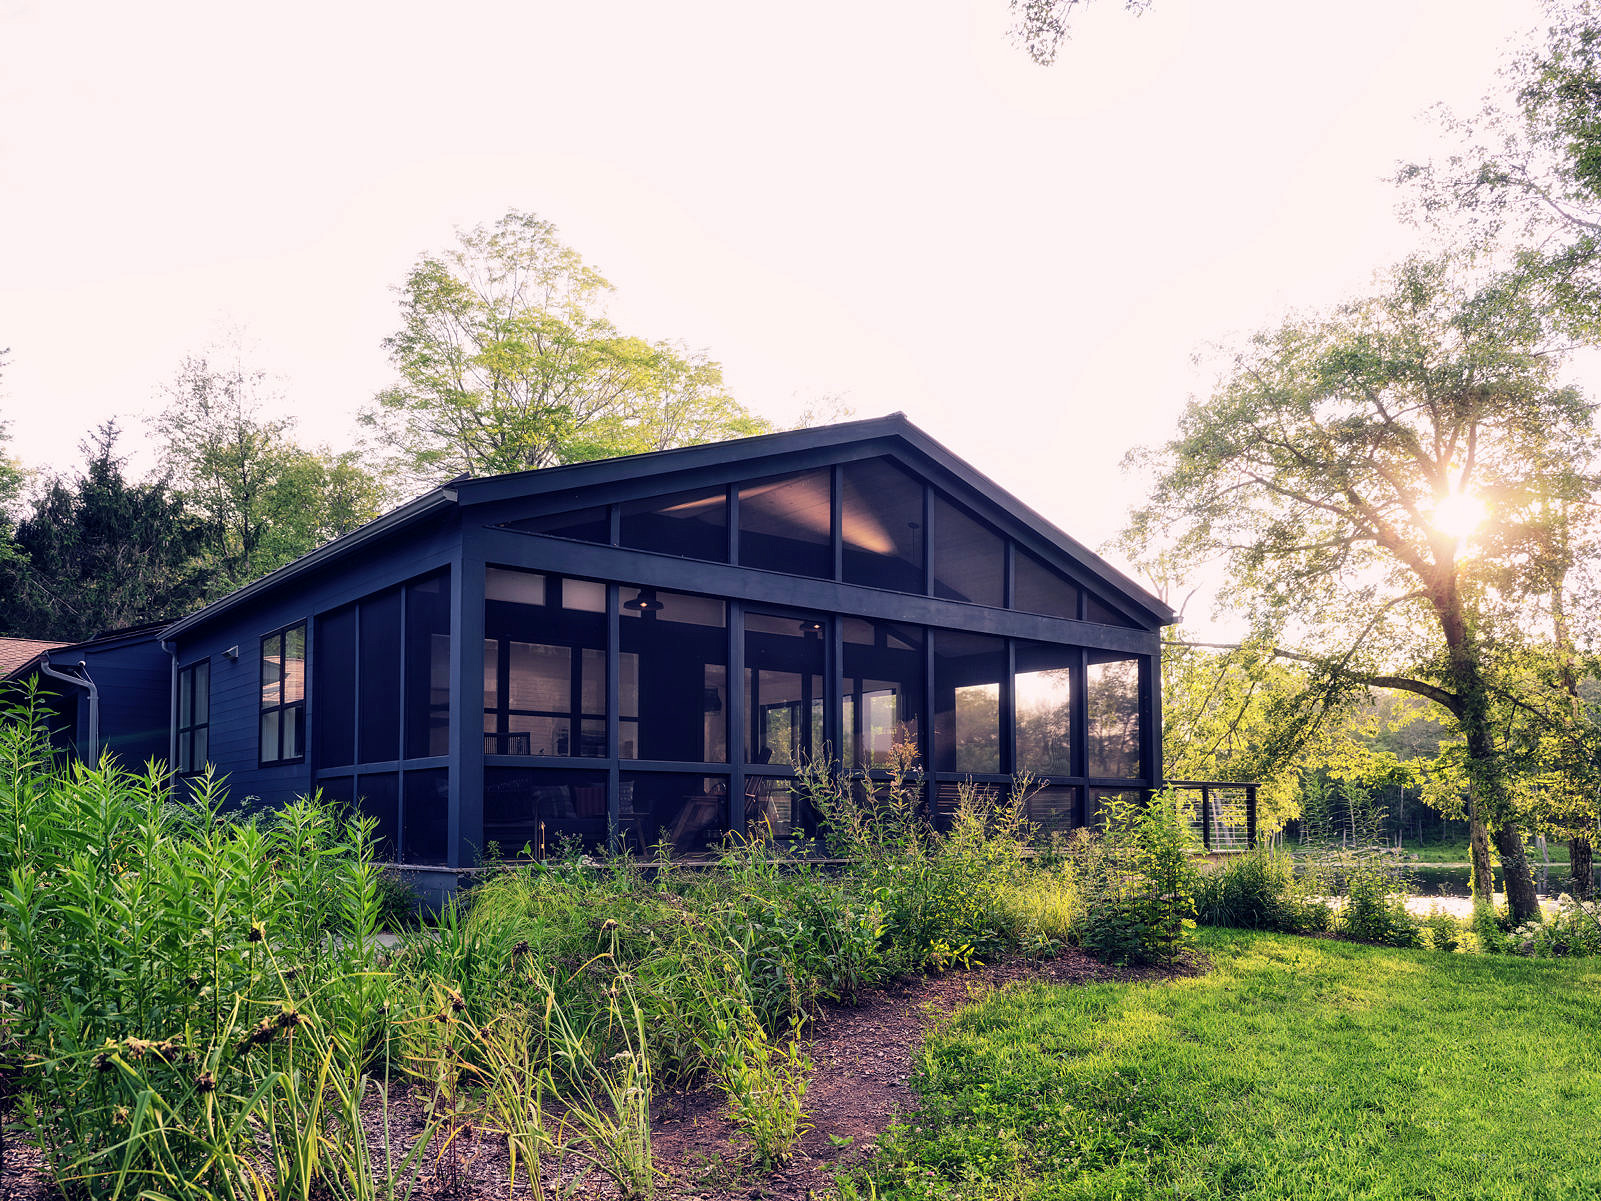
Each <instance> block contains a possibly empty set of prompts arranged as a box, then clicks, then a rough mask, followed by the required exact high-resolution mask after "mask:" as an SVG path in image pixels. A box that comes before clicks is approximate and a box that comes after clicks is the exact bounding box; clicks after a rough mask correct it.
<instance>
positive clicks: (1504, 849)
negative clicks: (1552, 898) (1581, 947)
mask: <svg viewBox="0 0 1601 1201" xmlns="http://www.w3.org/2000/svg"><path fill="white" fill-rule="evenodd" d="M1495 849H1496V850H1497V851H1499V852H1501V874H1502V875H1503V876H1504V877H1506V904H1507V909H1508V911H1509V912H1510V913H1511V915H1512V924H1513V925H1515V926H1521V925H1522V924H1523V923H1524V922H1527V921H1533V920H1534V919H1535V918H1538V917H1539V916H1540V898H1539V897H1538V896H1537V895H1536V893H1535V891H1534V871H1533V869H1531V868H1530V867H1529V856H1528V852H1527V851H1525V850H1524V849H1523V832H1522V831H1521V830H1519V829H1518V827H1517V824H1516V823H1515V822H1510V821H1506V822H1501V823H1499V824H1498V825H1497V826H1496V827H1495Z"/></svg>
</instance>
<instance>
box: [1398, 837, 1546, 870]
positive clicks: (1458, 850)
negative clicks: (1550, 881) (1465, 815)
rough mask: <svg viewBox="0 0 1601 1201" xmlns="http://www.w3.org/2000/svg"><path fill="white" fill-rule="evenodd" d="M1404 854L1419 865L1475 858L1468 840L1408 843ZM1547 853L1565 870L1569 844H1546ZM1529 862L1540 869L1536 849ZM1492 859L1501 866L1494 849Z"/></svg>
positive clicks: (1459, 861) (1531, 853)
mask: <svg viewBox="0 0 1601 1201" xmlns="http://www.w3.org/2000/svg"><path fill="white" fill-rule="evenodd" d="M1402 851H1403V854H1404V855H1405V857H1406V858H1407V859H1409V860H1413V861H1415V862H1418V863H1467V862H1469V861H1470V860H1471V859H1472V858H1473V847H1472V845H1471V844H1470V843H1469V842H1468V840H1467V839H1465V838H1464V839H1462V840H1461V841H1460V842H1425V843H1416V842H1409V843H1406V844H1405V846H1404V847H1403V848H1402ZM1546 853H1547V854H1548V855H1550V856H1551V864H1552V866H1553V867H1555V866H1557V865H1558V864H1560V865H1561V866H1562V867H1563V868H1564V869H1566V868H1567V866H1568V844H1567V843H1565V842H1560V841H1554V842H1549V843H1547V844H1546ZM1528 855H1529V862H1530V863H1532V864H1534V866H1535V870H1539V867H1540V852H1539V851H1538V850H1537V849H1536V848H1535V847H1532V846H1531V847H1529V848H1528ZM1490 856H1491V858H1492V859H1493V860H1494V861H1495V863H1496V865H1497V866H1499V865H1500V863H1501V857H1500V856H1499V855H1497V854H1496V853H1495V851H1494V850H1493V849H1492V850H1491V852H1490Z"/></svg>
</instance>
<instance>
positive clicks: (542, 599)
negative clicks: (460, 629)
mask: <svg viewBox="0 0 1601 1201" xmlns="http://www.w3.org/2000/svg"><path fill="white" fill-rule="evenodd" d="M484 595H485V601H484V635H485V636H484V751H485V752H486V753H487V754H492V755H552V756H559V757H569V756H576V757H580V758H602V757H604V756H605V754H606V613H605V596H606V591H605V586H604V585H601V584H596V583H594V582H592V581H589V580H573V579H567V578H565V577H561V576H544V575H539V574H537V573H534V572H520V571H508V570H504V569H501V568H494V567H492V568H490V569H488V571H486V572H485V576H484Z"/></svg>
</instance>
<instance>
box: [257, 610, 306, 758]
mask: <svg viewBox="0 0 1601 1201" xmlns="http://www.w3.org/2000/svg"><path fill="white" fill-rule="evenodd" d="M305 757H306V623H305V622H303V621H302V622H298V623H296V624H295V625H292V626H289V627H287V628H285V629H282V630H279V631H278V632H277V633H276V634H268V635H267V636H266V637H265V638H263V639H262V640H261V756H260V758H261V765H262V766H263V767H265V766H266V765H268V764H269V763H299V762H300V761H301V760H302V759H304V758H305Z"/></svg>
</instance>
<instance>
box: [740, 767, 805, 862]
mask: <svg viewBox="0 0 1601 1201" xmlns="http://www.w3.org/2000/svg"><path fill="white" fill-rule="evenodd" d="M817 831H818V820H817V813H816V811H815V810H814V809H813V808H812V806H811V804H810V802H808V801H807V800H806V797H805V796H804V794H802V793H801V792H799V791H797V790H796V788H795V786H794V783H793V782H792V781H790V780H788V779H785V778H783V777H781V776H746V777H745V836H746V837H747V838H749V839H751V840H752V841H755V842H765V841H775V842H782V841H789V842H792V843H793V842H800V841H802V840H804V839H809V838H816V837H817ZM812 849H813V850H814V851H815V850H816V849H818V848H812Z"/></svg>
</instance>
